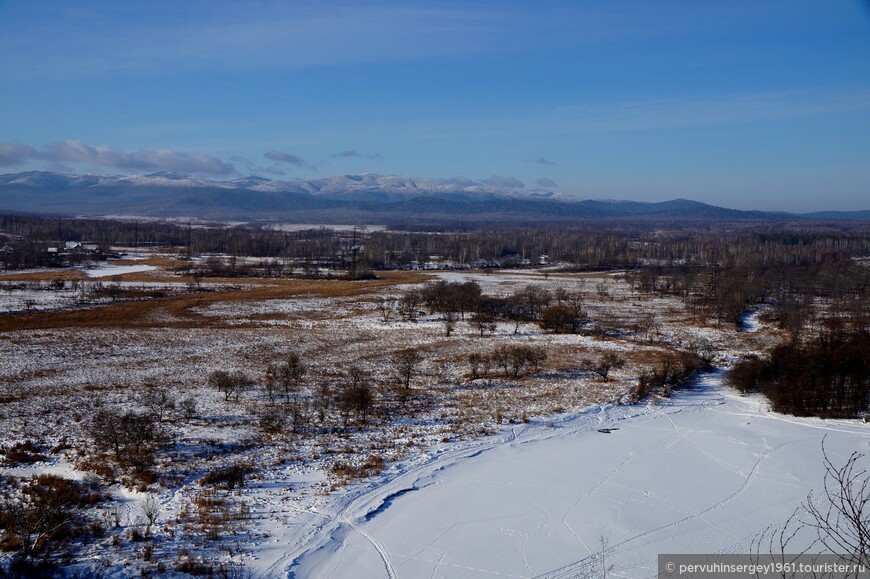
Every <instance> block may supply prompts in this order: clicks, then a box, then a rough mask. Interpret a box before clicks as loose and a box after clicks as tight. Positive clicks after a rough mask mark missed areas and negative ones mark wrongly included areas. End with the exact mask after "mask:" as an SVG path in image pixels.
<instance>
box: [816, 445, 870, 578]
mask: <svg viewBox="0 0 870 579" xmlns="http://www.w3.org/2000/svg"><path fill="white" fill-rule="evenodd" d="M822 454H823V457H824V462H825V483H824V492H823V496H822V497H821V501H815V500H813V496H812V493H810V495H809V496H808V497H807V500H806V505H805V507H806V510H807V512H808V513H809V520H808V521H807V524H808V525H809V526H810V527H811V528H812V529H814V530H815V531H816V534H817V536H818V539H819V541H820V542H821V544H822V545H824V546H825V548H827V549H828V550H829V551H830V552H832V553H848V554H850V555H851V557H852V558H853V562H855V563H859V564H861V565H865V566H870V470H868V468H867V467H866V466H864V465H863V464H862V460H863V458H864V455H863V454H860V453H858V452H857V451H856V452H853V453H852V454H851V455H849V458H848V460H846V462H845V464H843V466H840V467H837V466H836V465H834V463H833V462H832V461H831V458H830V456H828V452H827V451H826V450H825V446H824V440H823V441H822Z"/></svg>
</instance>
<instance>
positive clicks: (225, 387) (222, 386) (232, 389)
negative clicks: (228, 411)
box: [208, 370, 254, 402]
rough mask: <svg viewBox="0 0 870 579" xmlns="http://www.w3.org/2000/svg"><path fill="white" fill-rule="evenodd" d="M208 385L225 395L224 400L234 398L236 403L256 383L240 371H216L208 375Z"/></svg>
mask: <svg viewBox="0 0 870 579" xmlns="http://www.w3.org/2000/svg"><path fill="white" fill-rule="evenodd" d="M208 383H209V385H210V386H211V387H212V388H214V389H215V390H217V391H218V392H220V393H222V394H223V395H224V400H226V401H229V399H230V398H234V399H235V400H236V402H238V400H239V396H241V394H242V392H244V391H245V390H247V389H249V388H250V387H251V386H253V385H254V381H253V380H251V378H250V377H249V376H248V375H247V374H245V373H244V372H241V371H238V370H237V371H235V372H232V373H229V372H225V371H223V370H215V371H214V372H212V373H211V374H209V375H208Z"/></svg>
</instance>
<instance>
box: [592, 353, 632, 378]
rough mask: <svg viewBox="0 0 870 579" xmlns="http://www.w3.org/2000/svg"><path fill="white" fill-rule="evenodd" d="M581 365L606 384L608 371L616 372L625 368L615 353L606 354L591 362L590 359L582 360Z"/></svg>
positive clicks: (622, 361)
mask: <svg viewBox="0 0 870 579" xmlns="http://www.w3.org/2000/svg"><path fill="white" fill-rule="evenodd" d="M583 365H584V366H585V367H586V368H587V369H588V370H591V371H592V372H595V373H596V374H598V375H599V376H601V378H603V379H604V381H605V382H607V379H608V377H609V376H610V371H611V370H618V369H619V368H622V367H623V366H625V360H623V359H622V358H621V357H620V356H619V354H617V353H616V352H607V353H606V354H603V355H602V356H600V357H599V358H598V359H597V360H592V359H591V358H587V359H585V360H583Z"/></svg>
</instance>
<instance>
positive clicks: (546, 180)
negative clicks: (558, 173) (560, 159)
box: [535, 177, 559, 188]
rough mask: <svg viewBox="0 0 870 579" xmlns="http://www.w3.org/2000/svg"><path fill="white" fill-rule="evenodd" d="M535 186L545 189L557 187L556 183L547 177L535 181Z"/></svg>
mask: <svg viewBox="0 0 870 579" xmlns="http://www.w3.org/2000/svg"><path fill="white" fill-rule="evenodd" d="M535 185H537V186H539V187H546V188H552V187H558V186H559V184H558V183H556V182H555V181H553V180H552V179H550V178H548V177H541V178H540V179H538V180H536V181H535Z"/></svg>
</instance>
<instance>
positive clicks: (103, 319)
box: [0, 272, 429, 332]
mask: <svg viewBox="0 0 870 579" xmlns="http://www.w3.org/2000/svg"><path fill="white" fill-rule="evenodd" d="M428 278H429V276H427V275H426V274H420V273H416V272H385V273H384V274H382V275H381V277H380V278H379V279H376V280H364V281H350V280H311V279H301V280H297V279H290V280H258V281H259V282H261V285H256V284H255V285H254V286H253V287H248V288H244V289H238V290H229V291H219V292H213V293H201V294H192V295H190V294H188V295H180V296H171V297H165V298H155V299H150V300H145V301H137V302H122V303H115V304H110V305H106V306H98V307H94V308H88V309H81V310H70V311H61V312H34V313H24V314H12V315H6V316H2V317H0V332H12V331H20V330H45V329H57V328H75V327H78V328H151V327H181V328H201V327H228V326H227V325H226V323H225V322H224V321H223V320H221V319H219V318H209V317H205V316H202V315H200V314H198V313H196V311H195V310H197V309H199V308H206V307H208V306H210V305H214V304H218V303H228V302H237V303H242V302H259V301H265V300H277V299H290V298H295V297H302V296H305V297H322V298H336V297H353V296H359V295H365V294H369V293H371V292H375V291H378V290H381V289H385V288H389V287H391V286H395V285H401V284H409V283H421V282H423V281H425V280H426V279H428ZM30 279H32V278H30ZM125 279H126V278H125ZM150 281H154V279H153V278H151V279H150ZM173 281H176V282H177V281H178V279H177V278H176V279H173ZM209 281H216V282H218V283H220V282H224V283H234V284H239V283H240V280H238V279H232V280H230V279H226V280H209ZM242 282H243V283H246V284H247V283H248V281H247V280H242Z"/></svg>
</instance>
